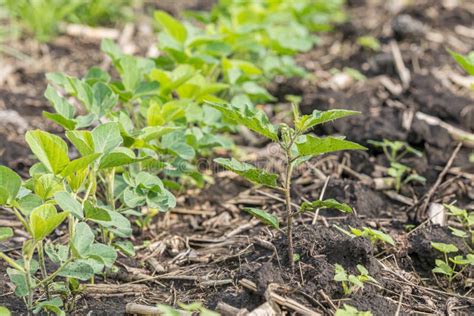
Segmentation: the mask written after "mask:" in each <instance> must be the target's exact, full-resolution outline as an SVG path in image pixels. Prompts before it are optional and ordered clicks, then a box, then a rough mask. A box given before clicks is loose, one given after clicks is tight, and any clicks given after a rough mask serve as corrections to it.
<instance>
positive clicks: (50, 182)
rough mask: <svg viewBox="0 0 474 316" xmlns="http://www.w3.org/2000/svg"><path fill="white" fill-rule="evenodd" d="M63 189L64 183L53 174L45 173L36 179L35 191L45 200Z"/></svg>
mask: <svg viewBox="0 0 474 316" xmlns="http://www.w3.org/2000/svg"><path fill="white" fill-rule="evenodd" d="M61 190H63V185H62V184H61V182H60V181H59V180H58V179H57V178H56V177H55V176H54V175H53V174H50V173H48V174H43V175H41V176H40V177H38V178H36V179H35V181H34V191H35V193H36V195H37V196H39V197H40V198H41V199H43V201H46V200H48V199H49V198H51V197H52V196H53V195H54V194H55V193H56V192H58V191H61Z"/></svg>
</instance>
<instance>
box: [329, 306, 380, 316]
mask: <svg viewBox="0 0 474 316" xmlns="http://www.w3.org/2000/svg"><path fill="white" fill-rule="evenodd" d="M334 315H335V316H372V312H370V311H365V312H361V311H359V310H357V308H355V307H353V306H350V305H347V304H344V305H343V307H342V308H339V309H338V310H337V311H336V313H335V314H334Z"/></svg>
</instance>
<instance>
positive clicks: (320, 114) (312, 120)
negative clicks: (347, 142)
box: [295, 109, 360, 132]
mask: <svg viewBox="0 0 474 316" xmlns="http://www.w3.org/2000/svg"><path fill="white" fill-rule="evenodd" d="M357 114H360V112H357V111H349V110H338V109H334V110H329V111H318V110H314V111H313V113H312V114H311V115H303V116H301V117H300V118H299V119H298V120H297V121H296V122H295V127H296V129H297V130H299V131H302V132H304V131H307V130H308V129H310V128H312V127H314V126H316V125H319V124H323V123H327V122H331V121H335V120H337V119H340V118H343V117H346V116H351V115H357Z"/></svg>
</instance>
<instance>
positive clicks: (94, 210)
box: [84, 202, 111, 222]
mask: <svg viewBox="0 0 474 316" xmlns="http://www.w3.org/2000/svg"><path fill="white" fill-rule="evenodd" d="M84 214H85V217H86V218H87V219H90V220H93V221H103V222H108V221H110V220H111V217H110V215H109V212H108V211H107V210H105V209H103V208H100V207H95V206H94V205H92V204H91V203H89V202H86V204H85V205H84Z"/></svg>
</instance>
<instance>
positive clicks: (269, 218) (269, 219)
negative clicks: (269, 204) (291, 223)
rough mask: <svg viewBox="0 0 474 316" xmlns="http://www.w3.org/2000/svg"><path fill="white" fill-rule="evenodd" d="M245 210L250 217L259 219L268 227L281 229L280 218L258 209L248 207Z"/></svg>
mask: <svg viewBox="0 0 474 316" xmlns="http://www.w3.org/2000/svg"><path fill="white" fill-rule="evenodd" d="M243 210H244V211H245V212H247V213H249V214H250V215H252V216H254V217H256V218H258V219H259V220H260V221H261V222H262V223H264V224H266V225H270V226H272V227H273V228H276V229H279V228H280V223H279V222H278V217H276V216H275V215H272V214H269V213H267V212H265V211H264V210H260V209H258V208H253V207H246V208H244V209H243Z"/></svg>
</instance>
